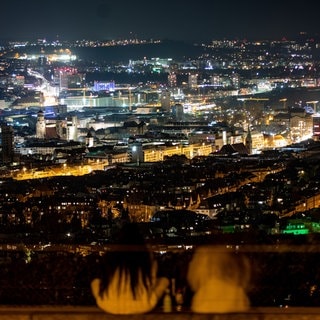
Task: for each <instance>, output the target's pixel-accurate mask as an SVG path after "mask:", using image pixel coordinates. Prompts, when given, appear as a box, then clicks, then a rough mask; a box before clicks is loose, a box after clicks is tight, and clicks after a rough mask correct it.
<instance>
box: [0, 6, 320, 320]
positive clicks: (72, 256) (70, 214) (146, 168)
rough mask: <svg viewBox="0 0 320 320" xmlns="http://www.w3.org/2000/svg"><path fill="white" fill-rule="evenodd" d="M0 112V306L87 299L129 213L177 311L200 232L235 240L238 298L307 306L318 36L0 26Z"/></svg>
mask: <svg viewBox="0 0 320 320" xmlns="http://www.w3.org/2000/svg"><path fill="white" fill-rule="evenodd" d="M174 5H175V4H173V6H174ZM7 6H11V4H10V5H9V4H7ZM101 6H102V7H103V8H105V7H104V5H101ZM0 7H1V6H0ZM99 8H100V7H99ZM88 10H89V9H88ZM102 16H103V14H102ZM173 47H174V48H175V49H174V50H173ZM188 50H190V51H188ZM0 121H1V130H0V146H1V149H0V191H1V192H0V199H1V202H0V248H1V250H0V253H1V256H0V269H1V272H2V274H3V275H4V276H3V280H1V281H2V282H1V290H0V298H1V301H3V304H4V305H9V306H14V305H53V306H56V305H64V306H66V305H68V306H70V305H71V306H82V307H83V306H88V307H90V308H91V307H93V306H94V305H95V301H94V299H93V296H92V294H91V291H90V282H89V280H91V279H92V278H94V277H95V276H97V275H98V270H99V269H98V261H99V262H101V261H102V259H101V257H102V256H103V253H105V252H109V251H112V245H113V244H114V241H115V238H116V235H117V233H118V232H119V230H120V229H121V226H123V225H125V224H126V223H128V222H130V223H131V222H134V223H137V224H138V225H139V226H140V227H141V230H143V236H144V237H145V239H146V242H147V244H148V246H149V247H150V248H151V249H152V252H153V253H154V255H155V257H156V259H157V261H158V262H159V269H160V271H161V272H163V273H164V274H166V276H168V277H169V280H170V286H171V287H170V290H171V291H170V294H171V295H172V297H175V299H176V295H175V294H176V292H179V293H181V292H180V291H179V290H182V288H183V290H185V291H184V292H183V298H184V299H185V300H182V302H181V301H180V300H179V301H180V302H178V299H177V300H175V302H174V306H175V308H176V310H175V312H177V313H179V312H180V313H181V310H182V311H183V312H186V314H187V313H189V314H190V305H191V302H190V301H191V297H192V294H191V291H190V292H188V291H187V290H191V289H190V288H189V287H188V286H187V282H186V281H187V280H186V279H187V276H186V265H187V263H189V262H190V261H191V254H192V253H193V252H196V251H195V250H196V248H197V247H198V246H200V245H202V244H203V245H215V246H217V247H219V246H222V247H223V248H224V250H227V251H230V252H232V253H236V254H238V255H239V256H240V253H241V254H242V253H243V252H245V253H246V254H247V256H248V257H249V261H250V263H251V264H252V274H253V281H255V283H254V284H253V285H251V286H249V288H248V289H247V290H248V291H247V293H248V297H249V299H250V302H251V304H252V306H253V308H256V307H275V308H279V307H280V308H283V309H285V308H289V307H293V306H294V307H315V306H318V302H319V296H320V282H319V280H318V275H317V274H318V273H317V272H318V271H317V270H316V268H317V267H320V266H319V262H318V261H317V260H318V259H317V257H316V255H317V254H318V250H319V249H318V244H319V235H320V215H319V213H320V186H319V181H320V180H319V178H320V166H319V156H320V37H319V36H317V35H314V34H312V35H309V34H308V33H307V32H300V33H298V34H297V35H296V36H295V37H292V38H291V39H289V38H286V37H283V38H280V39H278V40H248V39H246V38H241V39H240V38H237V39H233V38H231V37H230V38H229V39H228V38H223V39H218V38H217V39H216V40H210V41H199V42H198V43H193V44H188V46H186V44H183V45H182V44H181V43H179V42H177V43H176V42H173V41H170V40H167V39H164V40H163V39H161V38H160V37H159V38H158V39H157V38H150V39H139V37H138V36H137V35H136V34H133V33H130V37H128V38H121V39H120V38H119V39H111V40H96V39H95V40H94V39H92V40H90V39H89V38H88V39H79V40H66V39H62V37H58V36H56V37H54V40H49V39H46V38H45V37H38V39H36V40H31V39H30V40H26V39H24V40H12V39H10V40H3V41H2V42H1V43H0ZM292 248H294V250H293V249H292ZM306 252H308V253H309V254H308V255H307V257H306V256H305V255H304V254H305V253H306ZM282 259H283V260H282ZM286 259H287V260H286ZM54 260H55V262H56V263H55V262H54ZM275 261H276V262H277V263H275ZM287 261H289V262H287ZM272 264H274V265H277V267H276V266H274V269H273V270H271V271H270V270H268V268H269V266H270V265H272ZM301 264H304V265H303V266H301ZM230 265H231V262H230ZM303 268H305V269H304V270H302V269H303ZM287 269H288V270H289V269H290V270H291V273H289V271H288V272H287ZM21 270H25V272H21ZM204 270H205V268H204ZM274 270H276V271H274ZM237 272H239V271H237ZM286 272H287V273H288V274H287V273H286ZM234 273H236V272H234ZM48 274H49V275H50V274H52V275H54V276H52V279H49V278H50V276H48ZM27 275H28V276H27ZM20 285H21V293H20V294H18V293H15V291H17V287H19V286H20ZM63 290H66V293H65V292H63ZM181 294H182V293H181ZM180 298H181V296H180ZM187 298H189V299H190V300H189V301H188V302H186V301H187ZM163 299H164V298H163ZM162 302H163V303H164V300H161V303H162ZM161 303H160V304H159V305H157V308H158V309H161V312H166V311H164V310H163V308H164V306H162V305H161ZM289 309H290V308H289ZM171 311H172V310H171V309H170V312H171ZM94 319H95V318H94Z"/></svg>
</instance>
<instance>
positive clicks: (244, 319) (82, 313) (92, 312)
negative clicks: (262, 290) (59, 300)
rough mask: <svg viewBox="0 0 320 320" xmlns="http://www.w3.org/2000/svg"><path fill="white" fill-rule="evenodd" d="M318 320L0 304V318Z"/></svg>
mask: <svg viewBox="0 0 320 320" xmlns="http://www.w3.org/2000/svg"><path fill="white" fill-rule="evenodd" d="M62 319H63V320H119V319H122V320H282V319H283V320H320V308H285V309H284V308H282V309H280V308H261V309H252V310H249V311H248V312H243V313H234V314H233V313H228V314H194V313H191V312H180V313H177V312H172V313H166V314H163V313H161V312H153V313H148V314H142V315H127V316H126V315H121V316H119V315H112V314H106V313H104V312H102V311H101V310H99V309H98V308H96V307H83V306H61V307H48V306H40V307H21V306H19V307H0V320H62Z"/></svg>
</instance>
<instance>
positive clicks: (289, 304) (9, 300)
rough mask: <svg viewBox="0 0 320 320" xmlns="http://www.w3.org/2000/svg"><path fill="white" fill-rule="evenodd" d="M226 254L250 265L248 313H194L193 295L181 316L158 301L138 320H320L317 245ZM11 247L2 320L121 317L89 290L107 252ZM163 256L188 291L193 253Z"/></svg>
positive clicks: (3, 275) (3, 263) (177, 250)
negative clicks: (100, 306) (99, 304)
mask: <svg viewBox="0 0 320 320" xmlns="http://www.w3.org/2000/svg"><path fill="white" fill-rule="evenodd" d="M309 240H311V238H310V239H309ZM212 247H216V246H212ZM224 247H225V248H227V249H228V250H230V251H232V252H233V253H235V254H237V253H239V252H241V253H244V254H245V255H246V256H247V257H248V258H249V261H250V264H251V271H252V272H251V273H252V274H251V281H250V286H249V287H248V296H249V297H250V301H251V308H250V310H249V311H248V312H246V313H239V314H237V315H234V314H232V315H219V316H218V315H210V316H204V315H197V314H194V313H192V312H191V310H190V305H189V303H190V296H191V293H190V292H189V293H187V294H186V296H185V300H184V301H185V302H184V306H183V311H182V312H176V311H175V310H173V311H174V312H172V313H166V314H165V315H164V313H163V310H162V309H161V301H160V302H159V305H158V306H157V308H156V309H155V311H154V312H152V313H151V314H147V315H143V316H139V319H159V320H160V317H161V320H163V317H164V316H165V317H166V319H168V318H172V319H173V318H174V319H191V318H192V319H195V318H196V319H278V318H279V319H280V318H281V319H282V318H285V317H286V319H298V318H297V315H300V316H301V318H299V319H309V318H310V319H311V316H312V319H313V320H315V319H320V259H319V248H320V247H319V246H318V242H317V241H316V242H314V243H310V244H292V243H290V244H278V243H275V244H271V245H224ZM11 248H13V249H12V250H2V251H0V254H1V259H0V308H1V310H0V311H1V312H0V319H39V320H40V319H49V318H50V319H60V318H61V319H62V315H66V316H67V317H69V318H70V319H90V320H91V319H92V320H95V319H113V318H115V316H112V315H107V316H106V315H105V314H104V312H102V311H101V310H99V309H98V308H97V307H96V304H95V300H94V298H93V296H92V293H91V290H90V281H91V279H92V278H93V277H95V275H96V274H97V268H98V264H99V257H100V254H99V253H101V252H102V251H103V248H101V247H99V248H97V247H93V246H91V247H90V246H87V247H77V248H75V247H73V246H51V247H50V248H42V249H41V250H40V249H39V248H37V247H34V250H32V246H29V247H26V246H20V245H18V246H11ZM84 248H85V250H84ZM158 249H159V248H158ZM158 249H157V250H155V254H156V257H157V259H158V261H159V266H160V270H161V272H162V273H163V274H166V275H167V276H168V277H169V278H170V279H174V280H175V283H176V285H177V286H186V279H185V276H186V269H187V268H188V264H189V262H190V259H191V257H192V254H193V249H192V247H190V248H189V249H187V248H186V247H181V246H176V247H175V246H170V248H168V247H167V248H166V247H165V246H161V247H160V249H159V250H158ZM188 294H189V296H188ZM318 307H319V308H318ZM48 314H49V315H50V316H48ZM4 315H8V318H4ZM9 315H10V317H9ZM284 315H285V317H284ZM19 317H20V318H19ZM46 317H47V318H46ZM122 317H124V318H125V316H122ZM69 318H67V319H69ZM63 319H65V317H64V316H63ZM130 319H134V318H132V317H130ZM137 319H138V317H137Z"/></svg>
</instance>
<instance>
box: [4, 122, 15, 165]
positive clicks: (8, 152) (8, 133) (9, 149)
mask: <svg viewBox="0 0 320 320" xmlns="http://www.w3.org/2000/svg"><path fill="white" fill-rule="evenodd" d="M1 145H2V163H3V164H9V163H11V162H13V158H14V132H13V127H12V126H9V125H7V124H2V125H1Z"/></svg>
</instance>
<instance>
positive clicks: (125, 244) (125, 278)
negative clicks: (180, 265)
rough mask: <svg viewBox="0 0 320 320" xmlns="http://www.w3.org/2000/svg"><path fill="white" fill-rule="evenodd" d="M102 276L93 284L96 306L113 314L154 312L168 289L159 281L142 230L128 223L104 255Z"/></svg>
mask: <svg viewBox="0 0 320 320" xmlns="http://www.w3.org/2000/svg"><path fill="white" fill-rule="evenodd" d="M102 265H103V266H102V268H103V269H102V272H101V275H100V277H99V278H95V279H93V280H92V282H91V290H92V293H93V296H94V297H95V299H96V303H97V306H98V307H99V308H101V309H102V310H104V311H106V312H108V313H112V314H138V313H146V312H149V311H152V310H153V309H154V308H155V307H156V305H157V303H158V302H159V300H160V299H161V298H162V297H163V295H164V292H165V290H166V288H167V287H168V286H169V279H168V278H166V277H157V272H158V264H157V261H156V259H155V258H154V257H153V254H152V252H151V251H150V250H149V248H148V246H147V245H146V244H145V241H144V238H143V236H142V234H141V233H140V230H139V226H138V225H137V224H135V223H130V222H127V223H125V224H124V225H123V226H122V228H121V230H120V232H119V235H118V237H117V240H116V243H115V244H114V246H113V247H112V250H110V251H107V252H105V254H104V256H103V259H102Z"/></svg>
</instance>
